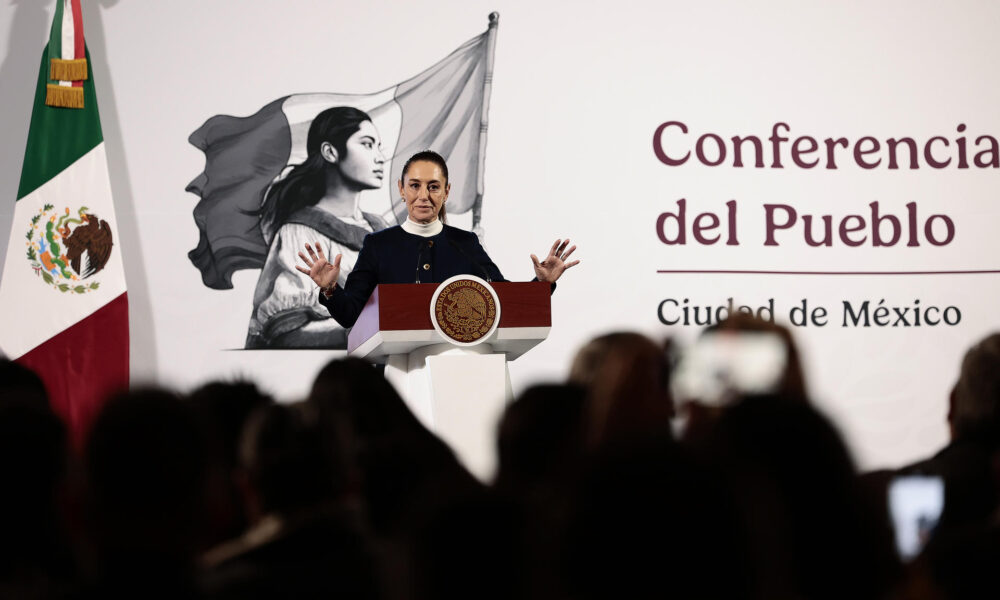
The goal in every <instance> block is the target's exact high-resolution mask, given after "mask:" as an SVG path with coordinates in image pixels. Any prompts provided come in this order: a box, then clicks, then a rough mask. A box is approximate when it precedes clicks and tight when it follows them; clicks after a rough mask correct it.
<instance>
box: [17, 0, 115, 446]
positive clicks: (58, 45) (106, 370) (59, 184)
mask: <svg viewBox="0 0 1000 600" xmlns="http://www.w3.org/2000/svg"><path fill="white" fill-rule="evenodd" d="M90 65H91V63H90V59H89V55H88V53H87V50H86V45H85V43H84V36H83V19H82V17H81V13H80V0H57V2H56V14H55V18H54V20H53V23H52V33H51V36H50V38H49V43H48V45H47V46H46V47H45V50H44V51H43V52H42V64H41V69H40V72H39V75H38V87H37V89H36V91H35V103H34V107H33V109H32V113H31V125H30V127H29V130H28V144H27V148H26V150H25V152H24V165H23V166H22V168H21V182H20V186H19V188H18V192H17V202H16V204H15V205H14V219H13V226H12V230H11V234H10V240H9V241H8V244H7V255H6V260H5V262H4V265H3V272H2V278H0V353H2V354H3V355H5V356H6V357H7V358H9V359H12V360H14V361H16V362H18V363H20V364H22V365H24V366H26V367H28V368H30V369H32V370H34V371H35V372H36V373H38V374H39V375H40V376H41V378H42V380H43V381H44V382H45V386H46V388H47V389H48V393H49V398H50V400H51V403H52V407H53V409H54V410H55V411H56V413H58V414H59V415H60V416H62V417H63V418H64V419H65V421H66V423H67V426H68V428H69V430H70V432H71V434H72V436H73V438H74V440H75V441H76V442H79V441H80V440H81V439H82V435H83V433H84V431H85V429H86V427H87V426H88V425H89V423H90V422H91V421H92V419H93V417H94V415H95V414H96V412H97V410H98V408H99V407H100V404H101V401H102V400H103V399H104V398H105V397H106V396H107V395H108V394H109V393H111V392H114V391H116V390H119V389H122V388H124V387H126V386H127V385H128V374H129V337H128V298H127V295H126V293H125V274H124V272H123V270H122V259H121V246H120V242H119V237H118V232H117V230H116V228H115V224H116V221H115V215H114V205H113V202H112V198H111V185H110V181H109V179H108V165H107V158H106V156H105V152H104V137H103V135H102V133H101V119H100V116H99V114H98V112H97V97H96V95H95V92H94V80H93V77H92V72H91V69H90Z"/></svg>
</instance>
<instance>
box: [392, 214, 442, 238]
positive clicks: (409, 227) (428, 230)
mask: <svg viewBox="0 0 1000 600" xmlns="http://www.w3.org/2000/svg"><path fill="white" fill-rule="evenodd" d="M401 227H402V228H403V231H405V232H406V233H412V234H413V235H419V236H420V237H431V236H435V235H437V234H439V233H441V231H442V230H443V229H444V225H442V224H441V219H434V220H433V221H431V222H430V223H417V222H416V221H414V220H413V219H411V218H410V217H406V221H404V222H403V224H402V225H401Z"/></svg>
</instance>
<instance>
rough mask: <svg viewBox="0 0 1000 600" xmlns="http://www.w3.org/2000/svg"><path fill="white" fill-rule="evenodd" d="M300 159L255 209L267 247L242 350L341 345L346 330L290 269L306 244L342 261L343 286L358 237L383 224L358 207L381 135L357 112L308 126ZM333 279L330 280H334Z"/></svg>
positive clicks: (337, 113)
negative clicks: (336, 256)
mask: <svg viewBox="0 0 1000 600" xmlns="http://www.w3.org/2000/svg"><path fill="white" fill-rule="evenodd" d="M306 152H307V156H306V159H305V160H304V161H303V162H302V163H301V164H299V165H296V166H295V167H294V168H293V169H292V170H291V171H290V172H289V173H288V175H287V176H286V177H285V178H284V179H282V180H281V181H278V182H277V183H274V184H273V185H272V186H271V188H270V189H269V190H268V192H267V194H266V195H265V198H264V202H263V206H262V207H261V210H260V224H261V231H262V232H263V234H264V239H265V240H266V241H267V242H268V243H269V247H268V253H267V259H266V260H265V263H264V267H263V270H262V271H261V274H260V277H259V278H258V280H257V287H256V289H255V290H254V299H253V312H252V313H251V317H250V327H249V331H248V332H247V340H246V347H247V348H319V347H323V348H345V347H346V345H347V333H346V331H345V330H344V329H343V328H342V327H341V326H340V325H338V324H337V323H336V322H335V321H334V320H333V319H331V318H330V317H329V314H328V313H327V310H326V309H325V308H324V307H323V306H321V305H320V303H319V302H318V300H317V297H316V291H315V288H314V287H313V285H312V282H311V281H310V279H309V278H308V277H304V276H302V275H300V274H299V273H298V272H296V270H295V269H294V268H293V267H295V266H296V265H295V262H296V253H297V250H298V249H299V248H301V247H302V246H303V244H305V243H307V242H310V243H312V244H314V246H315V247H316V248H318V249H319V250H320V251H323V252H327V253H329V254H330V255H333V254H336V255H338V256H340V257H342V258H341V260H342V261H344V272H343V273H340V272H338V274H337V278H340V279H342V281H340V282H339V283H340V284H341V285H342V286H343V285H345V284H346V277H347V273H349V272H350V269H351V267H352V266H353V264H354V260H355V259H356V258H357V256H358V254H357V253H358V251H359V250H360V249H361V246H362V241H363V240H364V238H365V236H366V235H368V234H369V233H372V232H373V231H379V230H381V229H384V228H385V227H386V223H385V222H384V221H383V220H382V219H381V218H380V217H378V216H376V215H373V214H369V213H363V212H361V210H360V208H359V204H358V201H359V198H360V195H361V192H362V191H364V190H367V189H376V188H379V187H381V185H382V179H383V178H384V177H385V169H384V166H385V161H386V159H385V156H384V155H383V154H382V150H381V136H380V135H379V132H378V130H377V129H376V128H375V126H374V125H373V124H372V121H371V118H370V117H369V116H368V114H367V113H365V112H364V111H361V110H358V109H356V108H352V107H349V106H336V107H333V108H329V109H326V110H324V111H322V112H321V113H319V114H318V115H317V116H316V118H315V119H314V120H313V121H312V123H311V124H310V126H309V133H308V137H307V140H306ZM335 280H336V278H335Z"/></svg>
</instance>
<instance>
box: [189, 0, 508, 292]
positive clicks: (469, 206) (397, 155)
mask: <svg viewBox="0 0 1000 600" xmlns="http://www.w3.org/2000/svg"><path fill="white" fill-rule="evenodd" d="M497 22H498V16H497V14H496V13H493V14H491V15H490V25H489V28H488V29H487V31H485V32H484V33H482V34H481V35H478V36H476V37H474V38H472V39H471V40H469V41H468V42H466V43H465V44H463V45H462V46H460V47H459V48H458V49H456V50H455V51H454V52H452V53H451V54H450V55H448V56H447V57H446V58H444V59H443V60H441V61H440V62H438V63H437V64H435V65H433V66H431V67H430V68H428V69H426V70H425V71H424V72H422V73H420V74H419V75H416V76H415V77H413V78H411V79H408V80H407V81H404V82H402V83H400V84H398V85H395V86H392V87H390V88H388V89H385V90H382V91H381V92H377V93H373V94H336V93H317V94H297V95H291V96H286V97H284V98H279V99H277V100H275V101H273V102H271V103H270V104H268V105H266V106H264V107H263V108H261V109H260V110H259V111H258V112H257V113H256V114H254V115H252V116H249V117H245V118H240V117H233V116H229V115H217V116H215V117H212V118H211V119H209V120H208V121H206V122H205V124H204V125H202V126H201V127H200V128H198V130H196V131H195V132H194V133H192V134H191V136H190V138H189V141H190V142H191V144H193V145H194V146H196V147H197V148H199V149H200V150H202V151H203V152H204V153H205V170H204V172H202V173H201V174H200V175H199V176H198V177H197V178H196V179H194V180H193V181H192V182H191V183H190V184H189V185H188V187H187V191H189V192H192V193H194V194H197V195H198V196H199V197H200V198H201V199H200V200H199V202H198V204H197V206H196V207H195V209H194V218H195V222H196V223H197V225H198V228H199V230H200V239H199V241H198V246H197V248H195V249H194V250H192V251H191V252H190V253H189V254H188V256H189V258H190V259H191V262H193V263H194V265H195V266H196V267H197V268H198V269H199V270H200V271H201V275H202V281H203V282H204V284H205V285H206V286H208V287H210V288H215V289H229V288H232V287H233V286H232V275H233V272H234V271H237V270H239V269H255V268H262V267H264V264H265V260H266V258H267V256H268V249H269V246H270V245H271V242H272V240H271V239H269V238H270V236H269V235H268V232H267V231H266V227H265V230H262V227H261V225H262V219H261V209H262V207H263V206H264V204H265V194H266V193H267V191H268V188H269V186H271V184H272V183H275V182H276V181H280V180H281V179H282V178H283V177H285V176H286V175H287V174H288V171H289V170H290V167H292V166H294V165H298V164H300V163H303V162H304V161H305V160H306V159H307V150H306V140H307V137H308V134H309V129H310V126H311V124H312V123H313V120H314V118H315V117H316V116H317V115H318V114H319V113H321V112H322V111H324V110H326V109H329V108H332V107H336V106H349V107H353V108H357V109H360V110H362V111H364V112H365V113H367V114H368V115H369V116H370V117H371V121H372V123H374V125H375V127H376V128H377V130H378V131H379V132H380V134H381V141H382V147H383V149H384V151H385V153H386V158H387V159H388V162H389V163H391V166H389V168H388V169H387V173H386V174H387V175H388V177H387V178H385V181H386V182H387V183H386V184H384V185H383V187H382V192H384V193H385V194H387V195H386V196H385V202H384V205H382V206H381V207H380V208H379V209H378V211H377V217H378V218H377V219H376V218H372V217H369V218H368V225H369V226H371V227H373V228H375V229H378V225H377V224H373V223H378V222H387V223H389V224H396V222H397V219H398V218H399V216H400V215H401V214H405V210H402V212H399V211H400V210H401V209H402V205H394V203H393V200H394V199H397V198H398V196H399V194H398V192H397V190H396V189H395V181H396V180H397V179H398V178H399V176H400V172H401V170H402V167H403V162H405V160H406V159H407V158H408V157H409V156H411V155H413V154H415V153H416V152H418V151H420V150H425V149H433V150H435V151H437V152H438V153H440V154H441V155H442V156H444V158H445V159H446V160H447V162H448V168H449V174H450V177H449V179H450V180H451V181H452V182H453V185H452V191H451V194H450V196H449V201H448V212H449V214H461V213H465V212H468V211H472V223H473V227H474V228H476V227H478V225H479V215H480V209H481V206H482V195H483V161H484V159H485V144H486V117H487V113H488V105H489V97H490V88H491V85H492V81H491V80H492V68H493V65H492V62H493V49H494V45H495V34H496V29H497ZM361 225H362V226H363V227H362V228H361V229H362V230H364V229H366V227H364V225H365V223H361ZM383 225H384V223H383ZM337 226H338V228H339V229H340V230H344V229H345V227H344V226H342V225H341V224H338V225H337ZM347 229H348V232H347V233H346V234H345V235H344V236H343V237H345V238H350V239H349V240H348V241H347V242H345V243H346V244H347V245H346V247H347V248H351V247H353V246H357V245H359V244H360V237H358V234H359V232H358V231H356V230H355V229H354V228H350V227H348V228H347ZM360 233H363V231H362V232H360ZM362 237H363V236H362Z"/></svg>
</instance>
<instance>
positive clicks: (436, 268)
mask: <svg viewBox="0 0 1000 600" xmlns="http://www.w3.org/2000/svg"><path fill="white" fill-rule="evenodd" d="M397 185H398V186H399V194H400V196H401V198H402V202H404V203H405V204H406V211H407V219H406V221H405V222H404V223H403V224H402V225H397V226H395V227H390V228H388V229H383V230H382V231H379V232H376V233H372V234H369V235H368V236H366V237H365V239H364V242H363V243H362V246H361V251H360V253H359V254H358V260H357V262H356V263H355V265H354V269H353V270H352V271H351V274H350V275H349V276H348V277H347V280H346V282H345V283H344V284H343V286H341V285H339V284H338V283H337V278H338V277H339V276H340V261H341V255H340V254H338V255H337V256H335V257H334V258H333V260H332V262H331V261H328V260H327V258H326V256H325V255H324V253H323V249H322V248H321V247H320V246H319V244H316V243H312V244H310V243H306V244H305V252H299V258H301V259H302V262H303V263H304V265H305V266H302V265H296V266H295V268H296V269H298V270H299V271H301V272H302V273H305V274H307V275H309V277H310V278H311V279H312V280H313V281H314V282H315V283H316V285H317V286H319V288H320V291H319V302H320V304H322V305H323V306H325V307H326V308H327V310H329V311H330V315H331V316H332V317H333V318H334V319H335V320H336V321H337V322H338V323H340V324H341V325H342V326H344V327H352V326H353V325H354V322H355V321H356V320H357V318H358V315H360V314H361V309H362V308H364V306H365V303H366V302H367V301H368V297H369V296H371V294H372V292H373V291H374V290H375V286H377V285H378V284H380V283H441V282H442V281H445V280H446V279H448V278H449V277H454V276H455V275H463V274H467V275H475V276H477V277H481V278H483V279H485V280H486V281H506V280H505V279H504V277H503V275H502V274H501V273H500V269H498V268H497V266H496V264H495V263H494V262H493V261H492V260H490V257H489V256H488V255H487V254H486V251H485V250H484V249H483V247H482V245H481V244H480V243H479V238H478V237H476V235H475V234H474V233H472V232H469V231H465V230H462V229H458V228H457V227H451V226H449V225H446V224H445V222H444V221H445V215H446V209H445V206H446V204H447V202H448V192H449V191H450V190H451V184H450V183H449V182H448V165H447V164H446V163H445V161H444V159H443V158H442V157H441V155H439V154H438V153H436V152H433V151H430V150H425V151H423V152H418V153H417V154H414V155H413V156H412V157H410V159H409V160H407V161H406V164H405V165H404V166H403V172H402V174H401V175H400V179H399V181H398V182H397ZM574 250H576V246H569V240H556V241H555V243H553V244H552V247H551V248H550V249H549V253H548V256H546V257H545V258H544V260H539V259H538V257H537V256H535V255H534V254H532V255H531V261H532V263H533V264H534V268H535V278H536V279H537V280H538V281H547V282H549V283H551V284H552V285H553V288H554V287H555V282H556V280H558V279H559V277H560V276H562V274H563V272H564V271H565V270H566V269H569V268H570V267H573V266H575V265H576V264H578V263H579V262H580V261H579V260H575V261H572V262H567V260H568V259H569V257H570V255H571V254H573V251H574Z"/></svg>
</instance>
